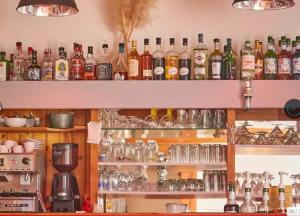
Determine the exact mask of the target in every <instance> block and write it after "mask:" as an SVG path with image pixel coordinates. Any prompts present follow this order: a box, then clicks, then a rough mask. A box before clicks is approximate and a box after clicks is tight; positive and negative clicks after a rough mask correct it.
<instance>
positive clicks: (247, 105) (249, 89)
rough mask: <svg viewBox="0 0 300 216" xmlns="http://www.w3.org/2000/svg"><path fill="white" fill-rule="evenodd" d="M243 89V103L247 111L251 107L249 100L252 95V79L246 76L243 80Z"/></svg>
mask: <svg viewBox="0 0 300 216" xmlns="http://www.w3.org/2000/svg"><path fill="white" fill-rule="evenodd" d="M244 82H245V91H244V95H243V96H244V98H245V104H244V109H245V110H246V111H249V110H250V108H251V100H252V97H253V91H252V79H251V78H248V79H246V80H245V81H244Z"/></svg>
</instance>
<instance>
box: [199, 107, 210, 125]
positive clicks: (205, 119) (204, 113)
mask: <svg viewBox="0 0 300 216" xmlns="http://www.w3.org/2000/svg"><path fill="white" fill-rule="evenodd" d="M212 116H213V114H212V111H211V110H201V111H200V128H204V129H210V128H212V126H213V123H212Z"/></svg>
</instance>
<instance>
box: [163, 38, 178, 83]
mask: <svg viewBox="0 0 300 216" xmlns="http://www.w3.org/2000/svg"><path fill="white" fill-rule="evenodd" d="M165 70H166V80H178V79H179V56H178V53H177V52H176V50H175V38H170V50H169V51H168V52H167V54H166V69H165Z"/></svg>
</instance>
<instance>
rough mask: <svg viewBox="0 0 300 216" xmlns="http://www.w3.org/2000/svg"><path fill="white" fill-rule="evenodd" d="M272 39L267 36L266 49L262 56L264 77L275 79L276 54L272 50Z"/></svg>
mask: <svg viewBox="0 0 300 216" xmlns="http://www.w3.org/2000/svg"><path fill="white" fill-rule="evenodd" d="M274 50H275V49H274V39H273V38H272V37H271V36H269V37H268V50H267V52H266V53H265V56H264V79H265V80H276V79H277V56H276V53H275V51H274Z"/></svg>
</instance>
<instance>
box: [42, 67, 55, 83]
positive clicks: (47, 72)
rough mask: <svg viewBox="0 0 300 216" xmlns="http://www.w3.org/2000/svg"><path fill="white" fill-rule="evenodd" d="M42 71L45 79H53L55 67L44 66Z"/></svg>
mask: <svg viewBox="0 0 300 216" xmlns="http://www.w3.org/2000/svg"><path fill="white" fill-rule="evenodd" d="M42 72H43V80H52V76H53V67H51V66H44V67H43V68H42Z"/></svg>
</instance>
